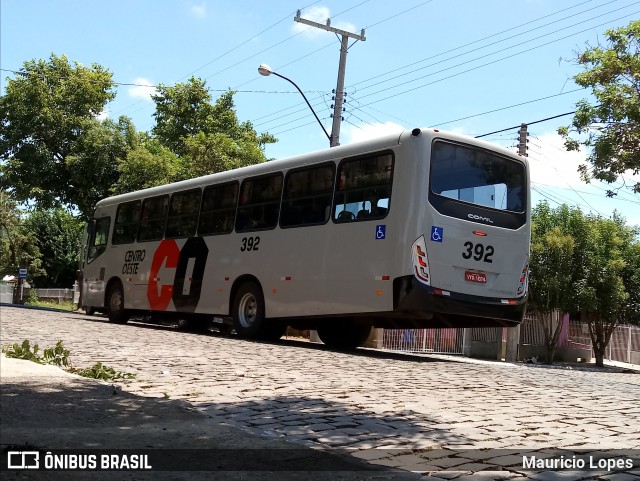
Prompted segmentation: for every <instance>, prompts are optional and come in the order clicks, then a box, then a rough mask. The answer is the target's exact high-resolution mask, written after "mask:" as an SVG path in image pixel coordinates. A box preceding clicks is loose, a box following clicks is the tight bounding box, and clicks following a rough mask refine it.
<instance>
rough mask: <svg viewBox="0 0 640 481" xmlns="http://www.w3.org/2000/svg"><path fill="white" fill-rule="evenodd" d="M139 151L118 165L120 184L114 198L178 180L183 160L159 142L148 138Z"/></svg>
mask: <svg viewBox="0 0 640 481" xmlns="http://www.w3.org/2000/svg"><path fill="white" fill-rule="evenodd" d="M140 137H141V140H140V141H139V144H138V146H137V147H136V148H134V149H133V150H130V151H129V152H128V153H127V155H126V156H125V158H124V159H120V160H119V161H118V180H117V181H116V182H115V183H114V184H113V185H112V187H111V193H112V194H124V193H127V192H133V191H134V190H139V189H146V188H148V187H154V186H156V185H162V184H168V183H170V182H174V181H175V180H177V179H178V172H180V170H181V168H180V159H179V158H178V157H177V156H176V155H175V154H174V153H173V152H171V150H169V149H168V148H167V147H164V146H163V145H161V144H160V142H158V140H156V139H153V138H151V137H149V136H148V135H146V134H141V135H140Z"/></svg>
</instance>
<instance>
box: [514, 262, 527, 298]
mask: <svg viewBox="0 0 640 481" xmlns="http://www.w3.org/2000/svg"><path fill="white" fill-rule="evenodd" d="M528 287H529V257H527V260H526V262H525V264H524V268H523V269H522V273H521V274H520V281H519V282H518V290H517V291H516V297H522V296H524V295H525V294H526V293H527V290H528Z"/></svg>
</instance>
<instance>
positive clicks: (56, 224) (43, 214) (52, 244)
mask: <svg viewBox="0 0 640 481" xmlns="http://www.w3.org/2000/svg"><path fill="white" fill-rule="evenodd" d="M24 227H25V229H26V230H27V231H28V232H30V233H31V234H33V235H34V237H35V238H36V246H37V247H38V250H39V251H40V253H41V254H42V267H43V269H44V272H42V273H40V274H39V275H34V276H33V280H34V282H35V283H36V285H39V286H42V287H65V288H69V287H71V286H72V285H73V282H74V281H75V280H76V271H77V270H78V255H79V249H80V242H81V240H82V232H83V230H84V222H83V221H81V220H79V219H76V218H75V217H74V216H73V215H71V213H69V212H68V211H67V210H65V209H63V208H61V207H58V208H55V209H38V210H34V211H32V212H30V213H29V215H28V216H27V218H26V219H25V221H24Z"/></svg>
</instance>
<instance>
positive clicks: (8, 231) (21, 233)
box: [0, 191, 45, 277]
mask: <svg viewBox="0 0 640 481" xmlns="http://www.w3.org/2000/svg"><path fill="white" fill-rule="evenodd" d="M22 216H23V213H22V212H21V211H20V209H19V208H18V204H17V203H16V202H15V200H13V199H12V198H11V197H10V196H9V194H8V193H6V192H1V191H0V277H2V276H4V275H6V274H10V275H17V273H18V269H19V268H21V267H27V268H28V269H29V276H30V277H33V276H39V275H42V274H44V273H45V271H44V269H43V268H42V254H41V252H40V250H39V249H38V245H37V241H38V239H37V238H36V236H35V234H34V233H33V232H31V231H29V230H28V229H26V228H25V226H24V225H23V222H22Z"/></svg>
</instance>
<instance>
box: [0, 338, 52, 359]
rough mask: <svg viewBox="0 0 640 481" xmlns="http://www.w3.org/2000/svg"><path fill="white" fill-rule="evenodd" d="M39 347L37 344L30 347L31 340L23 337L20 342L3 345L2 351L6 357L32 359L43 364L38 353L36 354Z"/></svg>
mask: <svg viewBox="0 0 640 481" xmlns="http://www.w3.org/2000/svg"><path fill="white" fill-rule="evenodd" d="M39 349H40V348H39V347H38V345H37V344H34V345H33V347H31V342H30V341H29V340H28V339H25V340H24V341H22V344H18V343H17V342H14V343H13V345H11V346H3V348H2V352H4V354H5V356H7V357H12V358H15V359H24V360H27V361H33V362H37V363H38V364H45V363H44V360H43V359H42V357H41V356H40V354H38V350H39Z"/></svg>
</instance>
